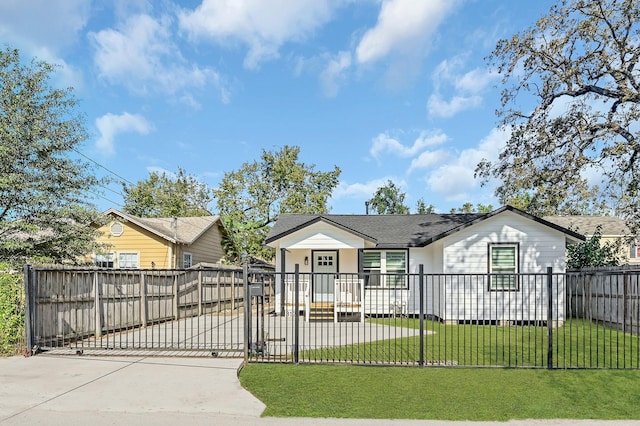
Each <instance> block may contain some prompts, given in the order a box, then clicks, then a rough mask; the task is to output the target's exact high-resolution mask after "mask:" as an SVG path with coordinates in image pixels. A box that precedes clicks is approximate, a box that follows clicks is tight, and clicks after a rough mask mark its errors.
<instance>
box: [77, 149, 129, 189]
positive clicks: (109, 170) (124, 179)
mask: <svg viewBox="0 0 640 426" xmlns="http://www.w3.org/2000/svg"><path fill="white" fill-rule="evenodd" d="M71 149H72V150H73V151H74V152H76V153H77V154H80V155H82V156H83V157H84V158H86V159H87V160H89V161H91V162H92V163H94V164H95V165H97V166H98V167H100V168H102V169H104V170H106V171H107V172H109V173H111V174H112V175H114V176H116V177H117V178H119V179H120V180H122V181H123V182H126V183H128V184H129V185H135V184H134V183H133V182H131V181H130V180H129V179H127V178H124V177H122V176H120V175H119V174H117V173H116V172H114V171H113V170H111V169H109V168H107V167H105V166H103V165H102V164H100V163H98V162H97V161H96V160H94V159H93V158H90V157H88V156H87V155H85V154H83V153H81V152H80V151H78V150H77V149H75V148H71Z"/></svg>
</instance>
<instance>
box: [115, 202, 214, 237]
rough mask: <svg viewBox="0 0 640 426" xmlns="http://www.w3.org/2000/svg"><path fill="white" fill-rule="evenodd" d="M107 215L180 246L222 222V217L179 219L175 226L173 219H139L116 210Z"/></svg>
mask: <svg viewBox="0 0 640 426" xmlns="http://www.w3.org/2000/svg"><path fill="white" fill-rule="evenodd" d="M105 214H112V215H116V216H120V217H121V218H123V219H125V220H127V221H130V222H132V223H135V224H136V225H138V226H141V227H143V228H145V229H147V230H148V231H150V232H153V233H154V234H156V235H158V236H160V237H162V238H164V239H166V240H169V241H171V242H176V243H179V244H193V242H195V240H197V239H198V238H199V237H200V236H201V235H202V234H203V233H204V232H205V231H206V230H207V229H209V228H210V227H211V226H213V225H214V224H215V223H216V222H218V221H219V220H220V216H197V217H178V218H176V222H175V226H174V221H173V218H166V217H164V218H145V217H137V216H133V215H130V214H127V213H124V212H121V211H119V210H116V209H109V210H107V211H106V212H105Z"/></svg>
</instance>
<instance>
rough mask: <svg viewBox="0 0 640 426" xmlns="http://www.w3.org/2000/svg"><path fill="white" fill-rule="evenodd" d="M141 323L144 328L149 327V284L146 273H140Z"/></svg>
mask: <svg viewBox="0 0 640 426" xmlns="http://www.w3.org/2000/svg"><path fill="white" fill-rule="evenodd" d="M140 321H141V322H142V326H143V327H146V326H147V284H146V280H145V279H144V271H140Z"/></svg>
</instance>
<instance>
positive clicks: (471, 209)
mask: <svg viewBox="0 0 640 426" xmlns="http://www.w3.org/2000/svg"><path fill="white" fill-rule="evenodd" d="M492 211H493V206H492V205H491V204H486V205H485V204H481V203H478V204H476V205H475V206H474V205H473V204H472V203H469V202H466V203H464V204H463V205H462V207H458V208H455V207H453V208H452V209H451V211H450V212H451V213H452V214H455V213H491V212H492Z"/></svg>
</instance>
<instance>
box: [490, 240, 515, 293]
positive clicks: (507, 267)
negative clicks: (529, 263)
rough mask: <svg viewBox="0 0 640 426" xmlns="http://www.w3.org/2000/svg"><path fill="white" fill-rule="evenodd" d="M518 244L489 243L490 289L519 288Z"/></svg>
mask: <svg viewBox="0 0 640 426" xmlns="http://www.w3.org/2000/svg"><path fill="white" fill-rule="evenodd" d="M518 249H519V247H518V244H511V243H496V244H489V274H491V280H490V287H489V288H490V290H517V289H518V278H517V274H518V259H519V253H518V251H519V250H518Z"/></svg>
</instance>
